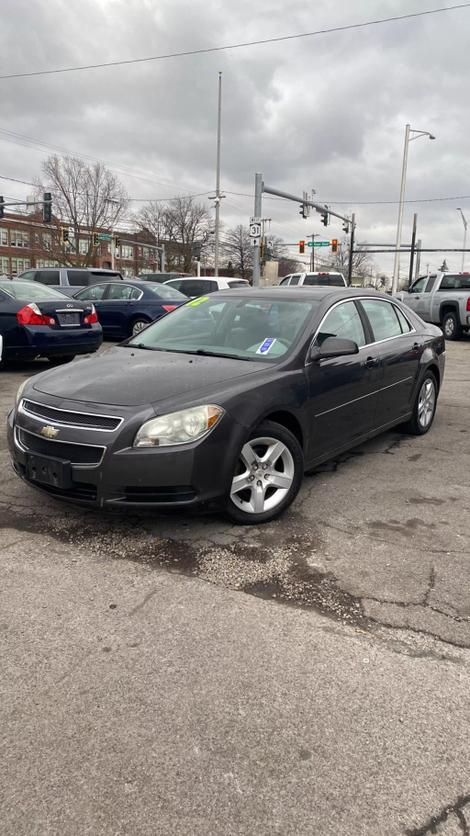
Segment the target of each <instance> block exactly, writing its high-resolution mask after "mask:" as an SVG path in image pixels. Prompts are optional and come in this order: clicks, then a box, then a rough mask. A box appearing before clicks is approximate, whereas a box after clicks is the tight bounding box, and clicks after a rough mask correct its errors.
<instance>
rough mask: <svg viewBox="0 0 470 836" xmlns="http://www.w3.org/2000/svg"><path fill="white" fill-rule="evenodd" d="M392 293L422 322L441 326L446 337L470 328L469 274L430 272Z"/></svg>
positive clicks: (451, 338) (458, 337)
mask: <svg viewBox="0 0 470 836" xmlns="http://www.w3.org/2000/svg"><path fill="white" fill-rule="evenodd" d="M395 295H396V296H397V297H398V298H399V299H401V301H402V302H404V303H405V305H408V307H409V308H411V309H412V310H413V311H415V313H417V314H418V316H420V317H421V319H424V320H425V322H433V323H434V324H435V325H440V326H441V328H442V330H443V331H444V336H445V338H446V340H458V339H460V337H461V336H462V333H463V332H464V331H470V273H441V272H438V273H431V275H429V276H421V277H420V278H419V279H417V280H416V281H415V282H414V283H413V284H412V285H411V287H410V288H409V290H408V291H401V292H400V293H396V294H395Z"/></svg>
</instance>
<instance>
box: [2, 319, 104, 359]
mask: <svg viewBox="0 0 470 836" xmlns="http://www.w3.org/2000/svg"><path fill="white" fill-rule="evenodd" d="M21 336H22V340H21V343H17V344H16V345H9V344H8V342H5V344H4V346H3V354H4V359H15V358H17V359H24V360H29V359H34V357H58V356H64V355H68V354H89V353H92V352H94V351H97V350H98V348H99V347H100V345H101V343H102V342H103V331H102V328H101V325H91V326H90V327H89V328H83V330H80V331H79V330H73V331H72V330H70V331H66V330H57V331H56V330H54V329H52V328H47V327H45V326H37V327H36V328H34V327H25V328H23V329H22V330H21Z"/></svg>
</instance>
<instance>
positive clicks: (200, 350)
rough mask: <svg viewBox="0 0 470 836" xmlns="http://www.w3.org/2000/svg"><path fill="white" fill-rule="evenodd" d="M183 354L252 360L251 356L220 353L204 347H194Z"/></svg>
mask: <svg viewBox="0 0 470 836" xmlns="http://www.w3.org/2000/svg"><path fill="white" fill-rule="evenodd" d="M184 353H185V354H200V355H201V356H202V357H229V358H230V359H231V360H248V362H249V361H250V360H253V357H240V355H239V354H225V353H223V354H221V353H220V352H219V351H207V350H206V349H205V348H196V349H195V350H194V351H185V352H184Z"/></svg>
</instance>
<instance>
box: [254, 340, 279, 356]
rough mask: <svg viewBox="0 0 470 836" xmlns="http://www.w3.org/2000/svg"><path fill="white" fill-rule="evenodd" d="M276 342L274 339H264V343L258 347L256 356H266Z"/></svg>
mask: <svg viewBox="0 0 470 836" xmlns="http://www.w3.org/2000/svg"><path fill="white" fill-rule="evenodd" d="M275 342H276V338H275V337H266V339H265V340H264V342H262V343H261V345H260V347H259V348H258V351H257V352H256V353H257V354H267V353H268V351H269V350H270V349H271V348H272V347H273V345H274V343H275Z"/></svg>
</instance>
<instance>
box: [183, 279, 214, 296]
mask: <svg viewBox="0 0 470 836" xmlns="http://www.w3.org/2000/svg"><path fill="white" fill-rule="evenodd" d="M179 289H180V290H181V291H182V292H183V293H185V294H186V296H204V294H205V293H212V292H213V291H214V290H217V282H212V281H210V280H208V279H194V281H193V280H192V279H190V280H188V281H186V282H182V284H181V287H180V288H179Z"/></svg>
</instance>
